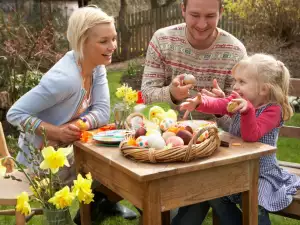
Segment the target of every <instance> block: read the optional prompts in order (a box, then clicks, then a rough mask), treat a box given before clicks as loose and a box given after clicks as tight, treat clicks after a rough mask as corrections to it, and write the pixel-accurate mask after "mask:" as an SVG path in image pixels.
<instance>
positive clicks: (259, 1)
mask: <svg viewBox="0 0 300 225" xmlns="http://www.w3.org/2000/svg"><path fill="white" fill-rule="evenodd" d="M225 8H226V10H225V11H227V12H230V13H231V14H233V15H235V16H238V17H239V18H240V19H241V22H242V23H243V24H244V27H245V32H246V34H250V35H252V34H259V35H266V36H268V37H275V38H279V39H281V40H284V41H291V40H295V39H297V38H299V36H300V23H299V20H300V1H299V0H255V1H253V0H236V1H232V0H225Z"/></svg>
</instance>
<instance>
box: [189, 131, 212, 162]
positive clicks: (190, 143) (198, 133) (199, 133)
mask: <svg viewBox="0 0 300 225" xmlns="http://www.w3.org/2000/svg"><path fill="white" fill-rule="evenodd" d="M209 130H214V132H215V133H216V134H217V133H218V128H217V127H216V125H208V126H205V127H203V128H202V129H199V130H198V131H197V133H196V134H194V135H193V137H192V139H191V140H190V142H189V144H188V147H187V150H186V154H185V156H184V161H185V162H188V161H190V156H191V152H192V145H193V144H196V142H197V139H198V138H199V137H200V135H201V134H203V133H204V132H205V131H209Z"/></svg>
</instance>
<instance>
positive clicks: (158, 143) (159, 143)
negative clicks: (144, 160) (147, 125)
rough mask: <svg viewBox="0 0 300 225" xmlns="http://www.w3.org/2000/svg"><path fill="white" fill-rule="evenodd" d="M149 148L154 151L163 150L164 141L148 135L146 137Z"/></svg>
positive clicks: (157, 136)
mask: <svg viewBox="0 0 300 225" xmlns="http://www.w3.org/2000/svg"><path fill="white" fill-rule="evenodd" d="M148 145H149V148H155V149H156V150H159V149H163V148H164V147H165V146H166V142H165V140H164V139H163V138H162V136H160V135H155V134H153V135H150V136H148Z"/></svg>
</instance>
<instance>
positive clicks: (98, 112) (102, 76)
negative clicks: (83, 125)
mask: <svg viewBox="0 0 300 225" xmlns="http://www.w3.org/2000/svg"><path fill="white" fill-rule="evenodd" d="M92 88H93V89H92V96H91V97H92V105H91V109H90V111H89V112H88V113H87V114H86V115H85V116H83V117H84V118H85V119H86V120H87V121H88V124H89V127H88V129H95V128H98V127H101V126H103V125H105V124H107V123H108V121H109V117H110V96H109V88H108V81H107V78H106V69H105V67H104V66H99V67H97V69H96V76H95V77H94V81H93V87H92Z"/></svg>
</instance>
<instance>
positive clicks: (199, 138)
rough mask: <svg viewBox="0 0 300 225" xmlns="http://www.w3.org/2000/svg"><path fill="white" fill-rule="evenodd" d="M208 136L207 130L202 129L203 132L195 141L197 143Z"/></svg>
mask: <svg viewBox="0 0 300 225" xmlns="http://www.w3.org/2000/svg"><path fill="white" fill-rule="evenodd" d="M196 132H198V130H197V131H196ZM208 137H209V133H208V131H204V133H202V134H201V135H200V136H199V137H198V139H197V142H198V143H199V142H202V141H204V140H206V139H207V138H208Z"/></svg>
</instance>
